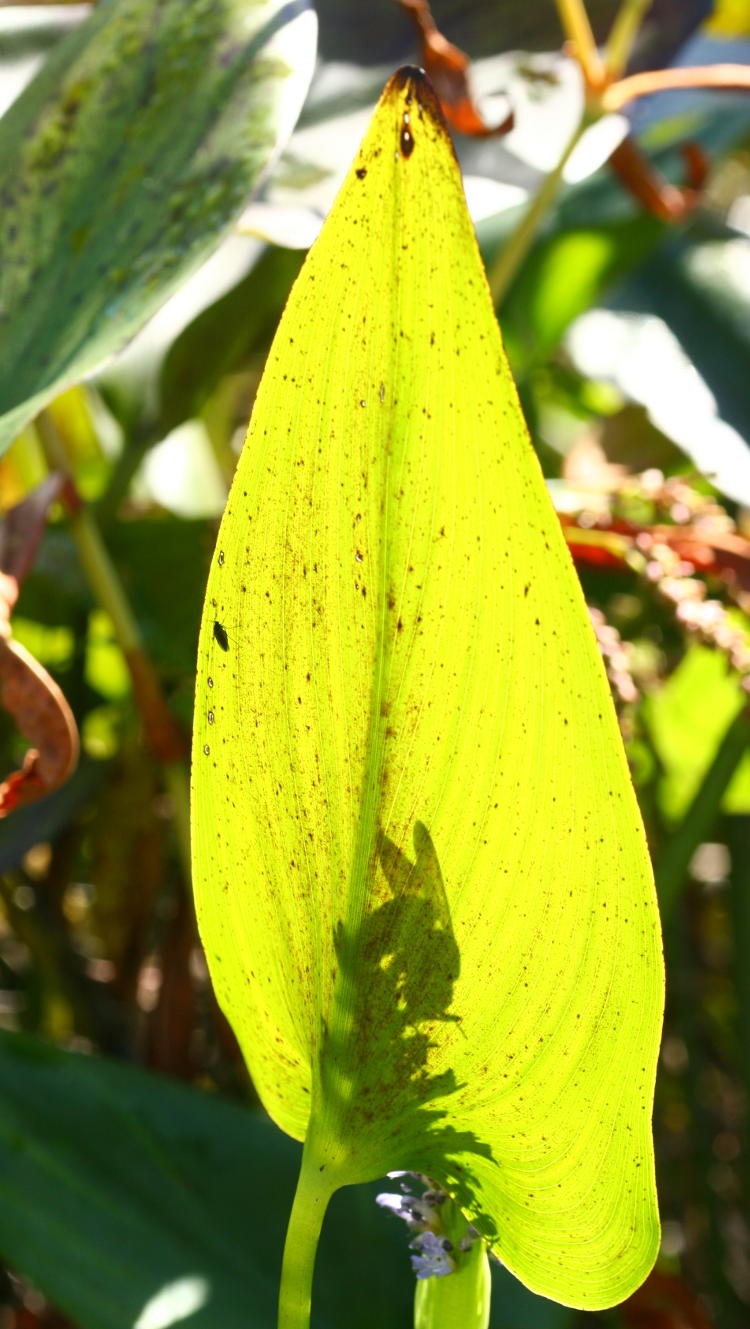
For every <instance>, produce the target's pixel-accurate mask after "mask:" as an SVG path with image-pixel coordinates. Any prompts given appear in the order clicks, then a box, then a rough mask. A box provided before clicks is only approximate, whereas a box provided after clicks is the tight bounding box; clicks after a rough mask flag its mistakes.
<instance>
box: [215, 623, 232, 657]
mask: <svg viewBox="0 0 750 1329" xmlns="http://www.w3.org/2000/svg"><path fill="white" fill-rule="evenodd" d="M214 641H215V642H217V643H218V645H219V646H220V647H221V649H222V651H228V650H229V638H228V636H227V630H226V628H225V627H222V625H221V623H219V622H217V621H216V620H214Z"/></svg>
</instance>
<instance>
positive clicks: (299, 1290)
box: [278, 1133, 339, 1329]
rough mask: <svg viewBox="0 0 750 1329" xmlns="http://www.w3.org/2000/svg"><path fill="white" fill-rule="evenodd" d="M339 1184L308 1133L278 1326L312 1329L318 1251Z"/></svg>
mask: <svg viewBox="0 0 750 1329" xmlns="http://www.w3.org/2000/svg"><path fill="white" fill-rule="evenodd" d="M338 1186H339V1181H338V1180H337V1179H336V1178H334V1176H333V1172H332V1170H328V1169H327V1168H326V1165H325V1163H321V1162H320V1155H319V1154H318V1152H317V1150H316V1149H315V1146H314V1144H313V1143H312V1140H311V1133H308V1138H307V1141H306V1142H305V1147H304V1149H303V1152H302V1165H301V1167H300V1174H299V1179H298V1181H297V1189H296V1191H295V1194H294V1201H293V1204H292V1212H291V1214H290V1216H289V1226H288V1227H287V1232H286V1241H285V1243H284V1259H283V1262H282V1266H281V1286H280V1288H279V1319H278V1329H309V1325H310V1307H311V1304H312V1284H313V1272H314V1269H315V1254H316V1251H317V1249H318V1241H319V1240H320V1232H321V1228H322V1226H323V1219H324V1217H325V1212H326V1209H327V1208H328V1202H329V1200H330V1198H331V1196H332V1195H333V1193H334V1191H336V1190H337V1189H338Z"/></svg>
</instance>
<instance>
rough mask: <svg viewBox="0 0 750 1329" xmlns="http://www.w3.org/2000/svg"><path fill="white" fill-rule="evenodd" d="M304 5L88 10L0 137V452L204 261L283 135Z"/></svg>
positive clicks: (227, 2) (308, 38) (300, 84)
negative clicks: (0, 219)
mask: <svg viewBox="0 0 750 1329" xmlns="http://www.w3.org/2000/svg"><path fill="white" fill-rule="evenodd" d="M314 48H315V18H314V15H313V13H312V11H311V10H310V7H309V3H308V0H191V2H190V4H185V3H184V0H163V2H160V3H156V0H102V3H100V4H98V5H97V6H96V9H95V10H94V12H93V13H92V14H91V15H90V17H89V18H88V19H87V20H86V21H85V23H83V24H81V25H80V27H78V28H77V29H76V30H75V31H74V32H72V33H71V34H70V35H69V36H68V37H67V38H66V39H65V40H64V41H62V42H60V44H59V46H58V48H57V49H56V50H55V51H54V52H53V53H52V55H51V56H50V57H49V59H48V60H47V61H46V63H45V64H44V66H43V67H42V70H41V71H40V73H39V75H38V76H37V77H36V79H34V81H33V82H32V83H31V84H30V85H29V86H28V87H27V88H26V90H25V91H24V92H23V93H22V95H21V96H20V97H19V98H18V100H17V101H16V102H15V104H14V105H13V106H12V107H11V108H10V110H9V111H8V112H7V113H6V115H5V116H4V118H3V120H2V122H0V198H1V199H2V222H1V223H0V236H1V241H0V243H1V247H2V255H3V261H2V267H1V268H0V449H1V448H3V447H7V445H8V443H9V442H10V441H11V440H12V438H13V437H14V436H15V435H16V434H17V433H19V432H20V429H21V428H22V426H23V425H24V424H25V423H26V421H27V420H28V419H29V418H30V417H31V416H32V415H33V414H34V412H35V411H37V410H38V409H40V407H41V406H43V405H44V403H45V402H46V401H48V400H49V399H50V397H51V396H52V395H53V394H54V393H55V392H56V391H57V390H58V389H59V387H60V386H61V385H62V384H65V383H68V382H71V381H73V380H75V379H77V378H80V377H81V376H82V375H83V374H84V373H86V372H87V371H89V370H91V369H92V368H93V367H94V366H95V365H96V364H97V363H98V362H100V361H101V360H102V359H104V358H105V357H106V356H107V355H109V354H111V353H112V352H113V351H115V350H117V349H118V348H119V347H120V346H122V345H123V344H124V342H125V341H127V340H128V338H129V337H131V336H132V335H133V334H134V333H135V332H136V331H137V329H138V328H139V327H140V326H141V325H142V324H143V323H144V322H145V321H146V319H147V318H148V317H149V316H150V315H151V314H152V313H153V312H154V311H155V310H156V309H157V308H158V306H159V305H160V304H161V303H162V302H163V301H164V300H165V299H166V297H167V295H169V294H170V292H171V291H172V290H174V288H175V287H176V286H177V285H178V283H179V282H180V281H181V280H183V279H184V277H185V276H186V275H187V274H188V273H189V272H191V271H192V270H193V269H194V268H195V267H196V266H197V265H198V264H199V263H200V261H201V260H202V259H203V258H205V256H206V255H207V254H208V253H209V252H210V250H211V249H212V248H213V247H214V246H215V245H216V244H217V243H218V241H219V239H220V238H221V236H222V235H223V234H224V233H225V232H226V231H227V229H228V228H229V227H230V226H231V224H232V222H233V221H234V220H235V218H236V217H237V216H238V215H239V213H240V212H241V211H242V207H243V204H244V203H245V201H246V199H247V196H248V194H249V193H250V191H251V190H252V188H253V186H254V185H255V184H256V183H257V181H258V178H259V176H260V173H261V171H262V170H263V168H264V167H265V166H267V164H268V162H269V160H270V158H271V157H272V155H273V153H274V152H275V150H276V148H277V147H278V145H279V143H280V142H282V141H283V140H284V139H285V138H286V137H287V136H288V134H289V133H290V132H291V130H292V128H293V125H294V122H295V120H296V118H297V115H298V113H299V108H300V106H301V103H302V100H303V98H304V95H305V92H306V89H307V84H308V82H309V78H310V75H311V72H312V65H313V59H314Z"/></svg>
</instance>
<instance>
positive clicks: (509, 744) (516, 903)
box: [193, 71, 662, 1308]
mask: <svg viewBox="0 0 750 1329" xmlns="http://www.w3.org/2000/svg"><path fill="white" fill-rule="evenodd" d="M196 698H197V700H196V731H195V749H194V776H193V780H194V788H193V795H194V802H193V816H194V856H195V878H196V893H197V905H198V912H199V921H200V927H201V932H202V936H203V940H204V943H205V946H206V951H207V955H208V960H209V964H210V967H211V973H212V977H213V980H214V984H215V986H216V990H217V993H218V996H219V999H220V1001H221V1003H222V1005H223V1006H224V1008H225V1010H226V1011H227V1014H228V1015H229V1018H230V1019H231V1021H232V1023H233V1025H234V1028H235V1030H236V1032H237V1035H238V1037H239V1039H240V1042H241V1044H242V1047H243V1050H244V1053H245V1056H246V1058H247V1061H248V1065H249V1066H250V1069H251V1071H252V1074H253V1076H254V1079H255V1082H256V1085H257V1087H258V1090H259V1092H260V1094H261V1096H262V1098H263V1101H264V1103H265V1105H266V1106H267V1108H268V1110H269V1111H270V1113H271V1114H272V1116H273V1117H274V1118H275V1119H276V1121H277V1122H278V1123H279V1125H280V1126H281V1127H282V1128H283V1129H284V1130H286V1131H288V1132H289V1133H290V1134H292V1135H294V1136H297V1137H298V1138H303V1137H304V1136H305V1135H307V1145H306V1154H309V1155H310V1157H313V1156H314V1158H315V1160H316V1169H317V1168H319V1169H320V1171H321V1172H324V1171H325V1172H326V1173H327V1174H328V1175H329V1176H330V1177H331V1179H332V1184H344V1183H347V1182H351V1181H358V1180H363V1179H366V1178H370V1177H375V1176H377V1175H379V1174H381V1173H382V1172H384V1171H385V1170H386V1169H393V1168H411V1169H414V1170H416V1171H420V1172H424V1173H426V1174H428V1175H429V1176H431V1177H433V1178H435V1179H436V1180H437V1181H439V1182H440V1183H441V1184H445V1185H446V1186H447V1187H448V1188H449V1189H450V1190H452V1191H453V1193H454V1194H455V1195H456V1196H457V1198H458V1199H459V1201H460V1203H461V1204H462V1205H463V1207H464V1208H465V1210H466V1212H467V1213H468V1214H469V1215H470V1216H471V1217H472V1220H473V1221H474V1222H475V1223H476V1225H477V1226H478V1227H479V1229H480V1230H481V1232H482V1233H483V1234H484V1235H485V1236H486V1237H487V1238H488V1239H489V1240H490V1241H491V1242H492V1245H493V1247H494V1249H495V1250H496V1251H497V1252H498V1253H499V1254H500V1256H501V1258H502V1260H503V1261H504V1262H505V1263H506V1264H507V1265H508V1266H509V1267H510V1268H511V1269H512V1270H513V1271H514V1272H515V1273H516V1274H518V1276H519V1277H520V1278H521V1279H522V1280H524V1281H525V1282H526V1283H527V1284H528V1285H529V1286H531V1287H532V1288H534V1289H535V1290H537V1291H540V1292H543V1293H544V1294H546V1295H547V1296H550V1297H554V1298H556V1299H558V1300H561V1301H565V1302H568V1303H570V1304H573V1305H578V1306H582V1307H588V1308H594V1307H601V1306H606V1305H610V1304H612V1303H614V1302H616V1301H618V1300H619V1299H621V1298H622V1297H624V1296H626V1295H627V1294H628V1293H629V1292H630V1291H631V1290H632V1289H633V1287H634V1286H636V1285H637V1284H638V1283H639V1282H640V1280H641V1279H642V1278H643V1277H644V1276H645V1274H646V1272H647V1270H648V1269H649V1267H650V1265H651V1263H652V1261H653V1259H654V1256H655V1252H656V1247H657V1242H658V1219H657V1213H656V1201H655V1192H654V1179H653V1159H652V1146H651V1138H650V1112H651V1098H652V1090H653V1080H654V1070H655V1062H656V1053H657V1045H658V1037H659V1027H660V1018H661V1007H662V969H661V955H660V941H659V927H658V919H657V912H656V906H655V900H654V893H653V886H652V880H651V873H650V867H649V863H648V858H647V853H646V847H645V842H644V837H643V831H642V828H641V824H640V820H639V815H638V811H637V807H636V803H635V798H634V795H633V791H632V788H631V784H630V780H629V775H628V771H627V766H626V762H625V757H624V754H623V750H622V745H621V742H620V737H619V731H618V727H617V723H616V719H615V715H614V710H613V707H612V704H611V701H610V697H609V694H608V690H607V685H606V681H605V678H604V673H603V669H602V666H601V663H600V660H599V658H598V655H597V651H596V647H595V643H594V639H593V635H592V632H591V629H590V625H589V622H588V619H587V615H586V612H585V609H584V604H583V599H582V596H581V592H580V589H579V586H578V583H577V580H576V577H575V574H574V571H573V568H572V565H571V563H570V560H569V557H568V555H567V552H566V550H565V546H564V541H563V539H562V536H561V534H560V531H559V528H558V525H557V522H556V519H555V517H554V514H553V511H552V508H551V506H550V504H549V501H548V498H547V495H546V492H545V488H544V484H543V481H542V477H541V474H540V471H539V467H538V463H537V461H536V458H535V456H534V453H533V451H532V449H531V447H530V445H529V441H528V438H527V436H526V433H525V429H524V425H523V421H522V418H521V414H520V410H519V407H518V403H517V399H516V396H515V391H514V388H513V384H512V382H511V379H510V375H509V372H508V369H507V365H506V361H505V358H504V354H503V351H502V348H501V345H500V339H499V336H498V330H497V325H496V323H495V319H494V315H493V311H492V308H491V304H490V300H489V296H488V292H487V288H486V283H485V278H484V273H483V271H482V268H481V263H480V259H479V256H478V252H477V248H476V243H475V239H474V234H473V231H472V228H471V223H470V220H469V217H468V214H467V212H466V207H465V202H464V197H463V192H462V188H461V182H460V176H459V173H458V170H457V167H456V164H455V159H454V157H453V154H452V149H451V145H450V142H449V140H448V137H447V135H446V133H445V130H444V128H443V126H442V123H441V121H440V117H439V112H438V110H437V107H436V105H435V102H434V100H433V97H432V94H431V92H430V90H429V88H428V87H427V86H426V85H425V82H424V80H423V79H422V77H421V76H420V75H418V74H416V73H414V72H410V71H405V72H402V73H401V74H400V75H397V76H396V77H395V78H394V79H393V80H392V81H391V83H390V84H389V85H388V88H387V89H386V92H385V94H384V96H383V99H382V100H381V103H380V105H379V108H378V110H377V112H376V114H375V117H374V120H373V123H372V126H371V128H370V131H369V133H368V135H367V137H366V138H365V140H364V143H363V145H362V148H361V150H360V153H359V155H358V157H357V158H356V160H355V163H354V166H353V168H352V171H351V173H350V175H349V177H348V179H347V182H346V184H345V186H344V188H343V190H342V193H341V195H340V197H339V200H338V203H337V205H336V207H335V209H334V211H333V213H332V214H331V216H330V219H329V221H328V222H327V224H326V227H325V228H324V231H323V233H322V235H321V238H320V240H319V241H318V243H317V244H316V246H315V247H314V249H313V250H312V251H311V254H310V256H309V258H308V260H307V263H306V265H305V267H304V269H303V272H302V274H301V276H300V278H299V280H298V282H297V284H296V286H295V288H294V290H293V292H292V295H291V297H290V301H289V303H288V305H287V309H286V312H285V315H284V317H283V319H282V322H281V325H280V328H279V331H278V334H277V337H276V340H275V342H274V346H273V348H272V350H271V353H270V357H269V361H268V364H267V368H266V372H265V377H264V380H263V384H262V387H261V390H260V393H259V396H258V400H257V404H256V409H255V413H254V416H253V421H252V425H251V429H250V433H249V436H248V440H247V443H246V445H245V449H244V451H243V454H242V457H241V460H240V463H239V467H238V471H237V476H236V479H235V482H234V486H233V489H232V493H231V496H230V500H229V505H228V508H227V512H226V515H225V517H224V521H223V524H222V527H221V531H220V535H219V541H218V545H217V549H216V554H215V557H214V560H213V564H212V569H211V573H210V578H209V584H208V591H207V598H206V604H205V611H204V618H203V625H202V630H201V638H200V647H199V672H198V680H197V693H196Z"/></svg>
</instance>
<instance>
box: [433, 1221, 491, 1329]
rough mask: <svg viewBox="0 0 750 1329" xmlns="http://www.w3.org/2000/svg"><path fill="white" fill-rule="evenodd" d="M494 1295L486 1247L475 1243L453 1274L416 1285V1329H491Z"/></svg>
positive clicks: (479, 1242) (480, 1243)
mask: <svg viewBox="0 0 750 1329" xmlns="http://www.w3.org/2000/svg"><path fill="white" fill-rule="evenodd" d="M491 1295H492V1277H491V1274H490V1262H489V1259H488V1257H487V1247H486V1245H485V1243H484V1242H483V1241H475V1242H474V1245H473V1246H472V1248H471V1250H470V1251H469V1252H468V1253H467V1254H466V1255H463V1256H462V1257H461V1263H460V1265H459V1267H458V1269H456V1271H455V1272H454V1273H452V1274H447V1275H446V1276H445V1277H443V1278H424V1279H421V1280H420V1281H419V1282H418V1283H417V1288H416V1292H415V1294H414V1329H488V1325H489V1322H490V1298H491Z"/></svg>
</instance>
